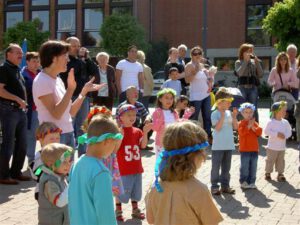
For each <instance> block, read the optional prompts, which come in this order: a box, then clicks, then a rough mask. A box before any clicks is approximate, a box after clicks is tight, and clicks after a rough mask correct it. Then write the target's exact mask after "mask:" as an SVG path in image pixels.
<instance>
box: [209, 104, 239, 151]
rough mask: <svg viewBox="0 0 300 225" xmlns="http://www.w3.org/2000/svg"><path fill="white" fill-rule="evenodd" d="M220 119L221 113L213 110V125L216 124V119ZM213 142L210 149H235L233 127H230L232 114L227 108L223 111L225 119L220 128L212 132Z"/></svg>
mask: <svg viewBox="0 0 300 225" xmlns="http://www.w3.org/2000/svg"><path fill="white" fill-rule="evenodd" d="M220 119H221V113H220V111H219V110H215V111H213V112H212V114H211V124H212V126H213V127H215V126H216V124H217V123H218V121H219V120H220ZM212 136H213V144H212V147H211V150H235V145H234V138H233V127H232V116H231V112H230V111H229V110H226V111H225V119H224V123H223V126H222V128H221V130H219V131H216V130H215V129H214V130H213V132H212Z"/></svg>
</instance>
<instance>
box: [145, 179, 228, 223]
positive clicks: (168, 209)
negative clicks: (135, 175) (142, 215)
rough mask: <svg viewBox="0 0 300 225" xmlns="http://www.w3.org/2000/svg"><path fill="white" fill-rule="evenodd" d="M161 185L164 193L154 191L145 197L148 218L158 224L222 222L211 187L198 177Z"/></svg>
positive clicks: (150, 191) (151, 190)
mask: <svg viewBox="0 0 300 225" xmlns="http://www.w3.org/2000/svg"><path fill="white" fill-rule="evenodd" d="M161 186H162V188H163V192H162V193H159V192H157V191H156V189H155V188H152V189H150V190H149V191H148V193H147V195H146V197H145V201H146V210H147V217H148V216H150V217H152V218H153V219H154V224H155V225H183V224H186V225H196V224H197V225H202V224H203V225H204V224H210V225H213V224H218V223H219V222H221V221H222V220H223V218H222V216H221V214H220V212H219V210H218V209H217V207H216V206H215V204H214V202H213V200H212V197H211V194H210V192H209V190H208V188H207V187H206V185H204V184H203V183H201V182H200V181H199V180H197V179H196V178H191V179H189V180H185V181H174V182H167V181H164V182H162V183H161Z"/></svg>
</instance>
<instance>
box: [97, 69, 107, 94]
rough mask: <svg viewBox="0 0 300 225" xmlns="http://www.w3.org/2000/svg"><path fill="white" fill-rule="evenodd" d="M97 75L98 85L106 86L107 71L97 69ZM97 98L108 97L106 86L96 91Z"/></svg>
mask: <svg viewBox="0 0 300 225" xmlns="http://www.w3.org/2000/svg"><path fill="white" fill-rule="evenodd" d="M99 75H100V83H101V84H107V71H105V72H103V71H102V70H101V69H99ZM98 96H101V97H108V85H105V86H104V87H102V88H101V89H100V90H99V91H98Z"/></svg>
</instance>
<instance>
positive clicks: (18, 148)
mask: <svg viewBox="0 0 300 225" xmlns="http://www.w3.org/2000/svg"><path fill="white" fill-rule="evenodd" d="M22 55H23V52H22V49H21V47H20V46H19V45H17V44H10V45H9V46H8V48H7V49H6V50H5V57H6V60H5V62H4V63H3V64H2V65H1V66H0V121H1V126H2V136H3V140H2V144H1V149H0V184H18V183H19V182H18V180H20V181H27V180H30V177H27V176H24V175H22V171H21V170H22V168H23V164H24V160H25V156H26V128H27V117H26V106H27V104H26V89H25V81H24V78H23V77H22V75H21V74H20V69H19V67H18V65H19V64H20V63H21V61H22ZM12 155H13V159H12V164H11V168H9V161H10V158H11V156H12Z"/></svg>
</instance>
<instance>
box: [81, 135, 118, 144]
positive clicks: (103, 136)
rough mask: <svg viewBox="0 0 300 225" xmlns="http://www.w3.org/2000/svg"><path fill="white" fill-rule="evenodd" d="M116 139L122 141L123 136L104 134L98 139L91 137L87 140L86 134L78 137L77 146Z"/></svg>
mask: <svg viewBox="0 0 300 225" xmlns="http://www.w3.org/2000/svg"><path fill="white" fill-rule="evenodd" d="M110 138H111V139H116V140H122V139H123V135H122V134H121V133H116V134H113V133H106V134H102V135H100V136H98V137H96V136H93V137H90V138H88V136H87V133H85V134H83V135H81V136H80V137H78V144H79V145H83V144H88V145H92V144H96V143H99V142H102V141H104V140H106V139H110Z"/></svg>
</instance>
